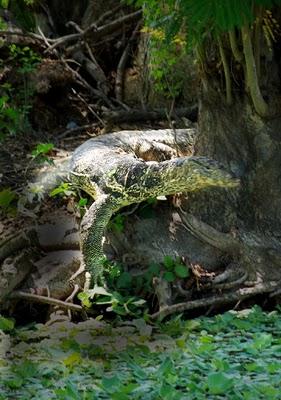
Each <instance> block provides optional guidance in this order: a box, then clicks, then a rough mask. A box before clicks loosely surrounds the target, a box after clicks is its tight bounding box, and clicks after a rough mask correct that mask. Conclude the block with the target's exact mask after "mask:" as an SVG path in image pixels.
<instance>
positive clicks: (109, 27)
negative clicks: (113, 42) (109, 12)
mask: <svg viewBox="0 0 281 400" xmlns="http://www.w3.org/2000/svg"><path fill="white" fill-rule="evenodd" d="M141 15H142V10H138V11H135V12H133V13H131V14H128V15H125V16H124V17H121V18H118V19H117V20H115V21H113V22H110V23H108V24H106V25H102V26H100V27H97V25H96V24H95V23H93V24H91V25H90V26H88V27H87V28H86V29H84V30H83V31H82V32H81V33H72V34H70V35H66V36H62V37H60V38H58V39H56V40H55V42H53V44H52V46H50V47H49V48H48V49H47V50H46V52H50V51H53V50H54V49H56V48H57V47H59V46H62V45H65V44H66V43H69V42H74V41H79V40H83V39H85V38H86V37H87V36H88V35H89V34H93V35H94V39H95V40H97V39H100V38H101V37H102V36H106V35H109V34H110V33H112V32H114V31H116V30H117V29H118V28H120V27H121V26H123V25H124V24H125V23H127V22H131V21H134V20H136V19H138V18H140V17H141ZM48 41H50V40H49V39H48Z"/></svg>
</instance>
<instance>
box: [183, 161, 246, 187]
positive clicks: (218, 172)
mask: <svg viewBox="0 0 281 400" xmlns="http://www.w3.org/2000/svg"><path fill="white" fill-rule="evenodd" d="M189 162H190V163H191V165H192V170H193V173H194V178H195V179H196V180H198V183H200V187H201V188H204V187H208V186H218V187H228V188H233V187H237V186H238V185H239V183H240V181H239V179H238V178H235V177H234V175H232V174H231V173H229V172H227V171H226V170H225V169H224V167H223V166H222V165H221V164H220V163H219V162H217V161H215V160H212V159H209V158H207V157H196V156H194V157H190V158H189ZM198 188H199V186H198Z"/></svg>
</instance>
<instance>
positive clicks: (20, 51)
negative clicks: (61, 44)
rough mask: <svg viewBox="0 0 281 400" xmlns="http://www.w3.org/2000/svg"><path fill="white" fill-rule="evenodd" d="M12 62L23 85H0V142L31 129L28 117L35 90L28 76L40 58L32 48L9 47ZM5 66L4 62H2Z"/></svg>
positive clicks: (12, 45)
mask: <svg viewBox="0 0 281 400" xmlns="http://www.w3.org/2000/svg"><path fill="white" fill-rule="evenodd" d="M9 51H10V61H11V62H12V64H13V68H15V70H16V72H17V73H19V74H20V77H21V80H22V84H21V85H20V87H14V86H12V85H11V84H10V83H4V84H2V85H0V140H3V139H4V138H5V136H7V135H11V134H12V135H15V134H18V133H24V132H26V131H27V130H28V129H30V124H29V121H28V116H29V113H30V110H31V98H32V95H33V89H32V87H31V85H30V83H29V81H28V79H27V74H28V73H30V72H31V71H34V69H35V68H36V66H37V65H38V63H39V62H40V57H39V55H37V54H36V53H35V52H34V51H33V50H32V49H31V48H30V47H27V46H25V47H20V46H17V45H15V44H11V45H10V46H9ZM0 63H1V64H3V61H2V60H0Z"/></svg>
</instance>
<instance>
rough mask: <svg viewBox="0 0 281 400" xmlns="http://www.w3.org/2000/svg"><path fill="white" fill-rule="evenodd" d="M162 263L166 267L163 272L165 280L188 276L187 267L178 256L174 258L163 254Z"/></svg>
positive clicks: (171, 280)
mask: <svg viewBox="0 0 281 400" xmlns="http://www.w3.org/2000/svg"><path fill="white" fill-rule="evenodd" d="M163 264H164V267H165V269H166V271H165V272H164V274H163V278H164V279H165V280H166V281H167V282H173V281H174V280H176V279H177V278H180V279H183V278H188V276H189V269H188V267H187V266H186V265H185V264H183V263H182V261H181V259H180V258H179V257H177V258H176V259H175V260H174V259H173V258H172V257H171V256H165V257H164V260H163Z"/></svg>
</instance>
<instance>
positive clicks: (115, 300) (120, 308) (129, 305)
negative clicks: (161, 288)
mask: <svg viewBox="0 0 281 400" xmlns="http://www.w3.org/2000/svg"><path fill="white" fill-rule="evenodd" d="M126 284H127V283H126ZM78 297H79V299H80V300H81V301H82V304H83V305H84V306H85V307H97V306H104V305H106V306H107V307H106V311H107V312H114V313H115V314H117V315H121V316H126V315H133V316H138V315H141V310H140V308H142V307H143V306H144V304H145V303H146V301H145V300H143V299H140V298H137V297H136V296H122V295H121V294H120V293H118V292H108V291H106V290H105V289H104V288H103V287H97V286H96V287H95V288H94V289H91V290H89V291H88V292H87V293H85V292H82V293H80V294H79V295H78Z"/></svg>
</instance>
